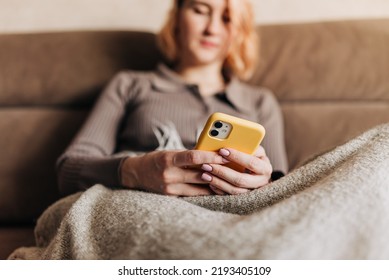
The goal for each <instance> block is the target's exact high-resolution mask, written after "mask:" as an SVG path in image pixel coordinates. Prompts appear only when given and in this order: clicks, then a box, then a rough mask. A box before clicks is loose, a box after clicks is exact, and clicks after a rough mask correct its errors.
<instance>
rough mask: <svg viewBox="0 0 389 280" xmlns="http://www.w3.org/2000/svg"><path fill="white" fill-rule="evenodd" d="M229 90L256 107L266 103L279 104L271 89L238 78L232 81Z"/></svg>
mask: <svg viewBox="0 0 389 280" xmlns="http://www.w3.org/2000/svg"><path fill="white" fill-rule="evenodd" d="M229 90H230V91H232V92H233V94H234V95H239V98H242V99H245V101H246V102H247V103H250V104H253V105H254V106H258V104H264V103H277V98H276V96H275V94H274V93H273V91H272V90H271V89H269V88H267V87H264V86H261V85H256V84H253V83H250V82H246V81H241V80H238V79H236V78H235V79H234V80H232V81H231V86H230V89H229Z"/></svg>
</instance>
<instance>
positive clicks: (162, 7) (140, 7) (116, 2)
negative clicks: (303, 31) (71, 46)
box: [0, 0, 389, 33]
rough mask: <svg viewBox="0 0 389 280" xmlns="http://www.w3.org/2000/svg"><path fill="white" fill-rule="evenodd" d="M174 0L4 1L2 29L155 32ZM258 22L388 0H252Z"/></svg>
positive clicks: (335, 12) (313, 16)
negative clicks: (131, 30) (134, 30)
mask: <svg viewBox="0 0 389 280" xmlns="http://www.w3.org/2000/svg"><path fill="white" fill-rule="evenodd" d="M171 1H172V0H0V33H12V32H35V31H38V32H39V31H50V30H74V29H139V30H150V31H156V30H158V28H159V27H160V26H161V24H162V22H163V21H164V18H165V14H166V12H167V10H168V8H169V6H170V4H171ZM252 2H253V4H254V7H255V12H256V21H257V22H258V23H283V22H304V21H320V20H331V19H351V18H372V17H389V0H252Z"/></svg>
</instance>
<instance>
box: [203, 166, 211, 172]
mask: <svg viewBox="0 0 389 280" xmlns="http://www.w3.org/2000/svg"><path fill="white" fill-rule="evenodd" d="M201 169H202V170H204V171H207V172H211V171H212V166H210V165H209V164H203V165H202V166H201Z"/></svg>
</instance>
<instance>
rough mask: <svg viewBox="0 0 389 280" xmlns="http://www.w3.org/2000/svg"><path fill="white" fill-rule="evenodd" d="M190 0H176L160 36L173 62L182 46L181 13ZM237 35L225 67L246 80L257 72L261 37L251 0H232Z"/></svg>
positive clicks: (233, 23) (231, 8)
mask: <svg viewBox="0 0 389 280" xmlns="http://www.w3.org/2000/svg"><path fill="white" fill-rule="evenodd" d="M184 1H186V0H174V6H173V8H172V9H171V10H170V13H169V15H168V18H167V20H166V22H165V25H164V26H163V27H162V29H161V31H160V32H159V34H158V36H157V42H158V47H159V48H160V50H161V52H162V54H163V55H164V56H165V57H166V59H167V60H168V61H169V62H172V63H174V62H176V60H177V58H178V53H179V48H178V44H177V41H176V30H177V19H178V13H179V11H180V9H181V7H182V5H183V2H184ZM228 5H229V12H230V18H231V24H232V25H233V28H235V32H234V38H233V41H232V43H231V45H230V49H229V52H228V54H227V57H226V59H225V61H224V65H223V71H225V72H228V73H229V72H232V73H233V74H235V75H236V76H238V77H239V78H240V79H242V80H248V79H250V77H251V76H252V75H253V73H254V69H255V66H256V64H257V61H258V57H259V38H258V35H257V33H256V31H255V26H254V13H253V9H252V6H251V3H250V2H249V0H228Z"/></svg>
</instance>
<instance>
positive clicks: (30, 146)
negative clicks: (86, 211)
mask: <svg viewBox="0 0 389 280" xmlns="http://www.w3.org/2000/svg"><path fill="white" fill-rule="evenodd" d="M258 31H259V32H260V34H261V42H262V49H261V57H262V60H261V63H260V64H259V65H258V69H257V70H256V72H255V75H254V77H253V79H252V80H251V81H250V83H253V84H256V85H262V86H266V87H269V88H270V89H271V90H273V92H274V93H275V94H276V96H277V98H278V99H279V101H280V103H281V106H282V110H283V113H284V120H285V138H286V145H287V152H288V156H289V163H290V167H291V168H295V167H297V166H299V165H300V164H302V163H303V162H304V161H305V160H307V159H308V158H309V157H312V156H313V155H315V154H318V153H320V152H323V151H325V150H328V149H330V148H332V147H334V146H336V145H339V144H342V143H343V142H345V141H346V140H348V139H350V138H351V137H353V136H356V135H357V134H359V133H361V132H363V131H364V130H366V129H368V128H370V127H372V126H374V125H376V124H379V123H383V122H388V121H389V79H388V78H387V77H388V73H389V19H383V20H359V21H342V22H324V23H305V24H289V25H267V26H262V27H261V28H258ZM159 57H160V56H159V54H158V52H157V49H156V46H155V36H154V35H153V34H150V33H143V32H133V31H123V32H114V31H104V32H103V31H96V32H91V31H88V32H87V31H80V32H60V33H42V34H13V35H0V147H1V148H0V149H1V150H0V151H1V158H0V223H5V222H7V223H15V222H31V221H33V220H34V219H36V218H37V217H38V216H39V214H40V213H41V212H42V211H43V210H44V209H45V208H46V207H47V206H48V205H49V204H51V203H52V202H54V201H55V200H56V199H58V198H59V193H58V191H57V184H56V174H55V170H54V164H55V161H56V159H57V157H58V156H59V155H60V154H61V153H62V152H63V151H64V149H65V148H66V146H67V145H68V144H69V142H70V141H71V139H72V137H73V136H74V135H75V133H76V131H77V130H78V129H79V128H80V126H81V124H82V122H83V121H84V119H85V117H86V116H87V114H88V112H89V110H90V108H91V107H92V106H93V102H94V100H95V99H96V97H97V96H98V94H99V93H100V91H101V89H102V87H103V86H104V85H105V84H106V83H107V82H108V80H109V79H110V78H111V77H112V76H113V75H114V74H115V73H116V72H118V71H119V70H122V69H125V68H127V69H137V70H148V69H153V68H154V66H155V64H156V63H157V61H158V59H159Z"/></svg>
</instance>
